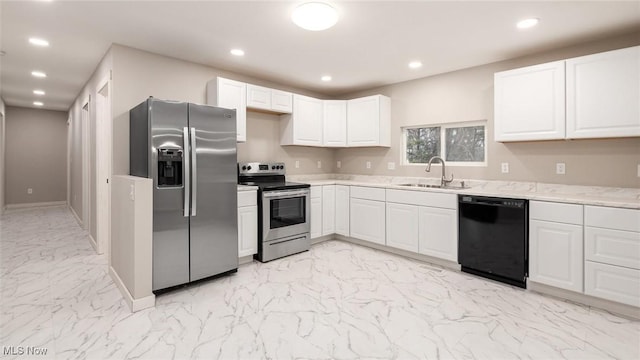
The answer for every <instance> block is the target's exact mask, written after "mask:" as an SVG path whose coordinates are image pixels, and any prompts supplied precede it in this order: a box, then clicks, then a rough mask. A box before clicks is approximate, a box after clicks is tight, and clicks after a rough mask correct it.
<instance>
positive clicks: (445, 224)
mask: <svg viewBox="0 0 640 360" xmlns="http://www.w3.org/2000/svg"><path fill="white" fill-rule="evenodd" d="M419 236H420V241H419V252H420V253H421V254H424V255H429V256H433V257H437V258H440V259H445V260H450V261H456V262H457V261H458V212H457V211H456V210H454V209H441V208H433V207H424V206H421V207H420V218H419Z"/></svg>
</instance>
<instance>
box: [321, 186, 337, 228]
mask: <svg viewBox="0 0 640 360" xmlns="http://www.w3.org/2000/svg"><path fill="white" fill-rule="evenodd" d="M335 232H336V186H335V185H324V186H322V235H323V236H324V235H331V234H334V233H335Z"/></svg>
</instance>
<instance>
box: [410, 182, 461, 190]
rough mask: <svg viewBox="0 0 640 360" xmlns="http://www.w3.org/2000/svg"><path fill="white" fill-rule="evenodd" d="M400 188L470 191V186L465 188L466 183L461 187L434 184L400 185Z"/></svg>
mask: <svg viewBox="0 0 640 360" xmlns="http://www.w3.org/2000/svg"><path fill="white" fill-rule="evenodd" d="M398 185H399V186H407V187H421V188H431V189H448V190H462V189H468V188H469V187H468V186H465V185H464V183H462V184H461V185H445V186H442V185H434V184H398Z"/></svg>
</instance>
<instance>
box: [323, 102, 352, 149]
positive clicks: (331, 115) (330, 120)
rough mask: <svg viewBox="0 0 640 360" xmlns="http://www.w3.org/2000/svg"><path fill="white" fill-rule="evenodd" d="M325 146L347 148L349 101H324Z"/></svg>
mask: <svg viewBox="0 0 640 360" xmlns="http://www.w3.org/2000/svg"><path fill="white" fill-rule="evenodd" d="M323 126H324V132H323V145H324V146H347V101H346V100H325V101H324V125H323Z"/></svg>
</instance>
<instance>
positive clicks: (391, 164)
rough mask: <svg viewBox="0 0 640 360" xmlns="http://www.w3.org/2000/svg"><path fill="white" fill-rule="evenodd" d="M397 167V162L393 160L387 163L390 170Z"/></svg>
mask: <svg viewBox="0 0 640 360" xmlns="http://www.w3.org/2000/svg"><path fill="white" fill-rule="evenodd" d="M395 168H396V163H394V162H393V161H389V162H388V163H387V169H388V170H395Z"/></svg>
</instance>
